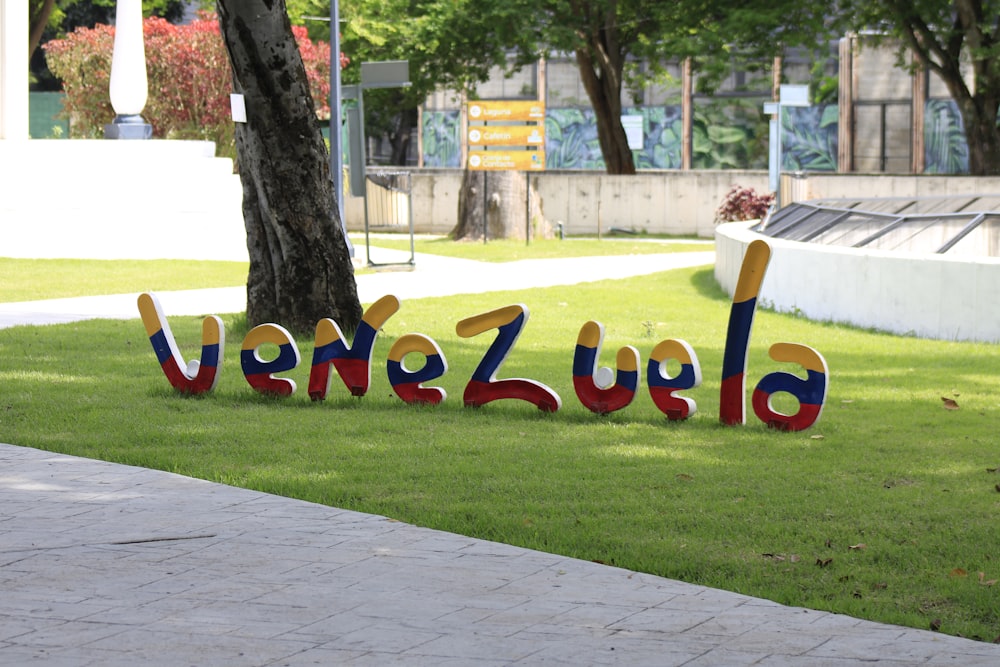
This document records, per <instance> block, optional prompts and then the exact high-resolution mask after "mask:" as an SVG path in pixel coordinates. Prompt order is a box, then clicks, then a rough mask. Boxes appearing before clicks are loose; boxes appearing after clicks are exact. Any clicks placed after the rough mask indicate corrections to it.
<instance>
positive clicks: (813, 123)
mask: <svg viewBox="0 0 1000 667" xmlns="http://www.w3.org/2000/svg"><path fill="white" fill-rule="evenodd" d="M839 120H840V116H839V108H838V107H837V105H835V104H833V105H826V106H812V107H803V108H795V107H789V108H785V109H782V114H781V132H782V135H781V148H782V151H781V153H782V154H781V166H782V169H786V170H788V171H836V170H837V141H838V136H837V130H838V125H839Z"/></svg>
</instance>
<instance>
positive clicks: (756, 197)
mask: <svg viewBox="0 0 1000 667" xmlns="http://www.w3.org/2000/svg"><path fill="white" fill-rule="evenodd" d="M773 203H774V193H773V192H768V193H766V194H761V193H759V192H757V191H756V190H754V189H753V188H744V187H742V186H740V185H734V186H733V187H732V189H730V190H729V192H728V193H726V196H725V198H724V199H723V200H722V205H720V206H719V208H717V209H716V210H715V222H716V223H719V222H737V221H740V220H760V219H762V218H763V217H764V216H765V215H767V209H769V208H770V207H771V204H773Z"/></svg>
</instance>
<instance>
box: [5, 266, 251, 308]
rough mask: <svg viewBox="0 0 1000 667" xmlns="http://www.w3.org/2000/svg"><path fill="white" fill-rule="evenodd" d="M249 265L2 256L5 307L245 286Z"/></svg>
mask: <svg viewBox="0 0 1000 667" xmlns="http://www.w3.org/2000/svg"><path fill="white" fill-rule="evenodd" d="M248 267H249V264H248V263H247V262H212V261H181V260H96V259H11V258H3V257H0V303H6V302H12V301H35V300H37V299H57V298H63V297H76V296H93V295H98V294H130V293H133V292H143V291H150V290H156V291H170V290H183V289H199V288H202V287H234V286H239V285H245V284H246V281H247V269H248Z"/></svg>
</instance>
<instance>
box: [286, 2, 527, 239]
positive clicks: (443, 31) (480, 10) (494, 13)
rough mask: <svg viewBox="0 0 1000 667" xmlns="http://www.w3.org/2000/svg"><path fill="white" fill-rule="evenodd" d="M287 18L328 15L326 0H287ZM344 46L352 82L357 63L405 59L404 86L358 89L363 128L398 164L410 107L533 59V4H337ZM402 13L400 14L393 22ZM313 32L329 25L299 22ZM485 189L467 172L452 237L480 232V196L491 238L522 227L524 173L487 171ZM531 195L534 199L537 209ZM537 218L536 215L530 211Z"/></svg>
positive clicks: (468, 88)
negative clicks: (386, 143) (385, 141)
mask: <svg viewBox="0 0 1000 667" xmlns="http://www.w3.org/2000/svg"><path fill="white" fill-rule="evenodd" d="M290 4H292V5H293V7H294V9H293V10H292V14H293V16H299V17H305V16H310V15H311V16H317V15H318V16H328V15H329V8H330V3H329V1H328V0H290ZM340 10H341V19H342V24H341V32H342V39H343V45H344V48H345V49H346V50H348V52H349V53H351V56H352V64H351V66H350V67H349V68H347V69H346V70H345V71H344V73H343V80H344V82H345V83H357V82H358V81H359V79H360V64H361V62H363V61H379V60H400V59H403V60H408V61H409V63H410V81H411V85H410V86H409V87H407V88H402V89H387V90H373V91H369V92H366V93H365V131H366V133H367V134H368V135H369V136H373V135H374V136H379V137H381V136H383V135H385V136H388V137H389V138H390V140H391V142H392V145H393V163H394V164H403V163H404V158H405V155H406V152H405V144H406V142H408V141H409V138H410V135H411V132H412V127H413V123H414V122H415V120H416V108H417V106H418V105H420V104H422V103H423V102H424V101H425V100H426V99H427V97H428V95H430V94H431V93H433V92H434V91H435V90H437V89H439V88H444V89H448V90H452V91H455V92H456V94H457V95H465V96H468V95H472V93H473V92H474V91H475V88H476V86H477V84H479V83H482V82H484V81H487V80H488V79H489V77H490V75H491V73H492V72H493V70H494V68H501V69H504V70H507V71H514V70H517V69H519V68H520V67H523V66H524V65H525V64H527V63H531V62H534V61H536V60H537V58H538V55H539V49H538V42H537V35H536V33H535V30H534V29H533V28H531V26H532V20H533V19H532V17H533V16H534V14H533V9H532V4H531V3H530V2H527V0H507V1H505V2H500V1H499V0H484V1H478V0H476V1H473V0H357V1H356V2H351V3H344V2H341V3H340ZM401 17H405V18H406V20H400V18H401ZM305 24H306V25H308V26H309V29H310V32H311V33H312V34H313V36H314V37H321V36H325V34H324V33H325V31H328V30H329V26H328V25H320V24H318V23H316V22H307V21H306V22H305ZM489 180H490V186H491V187H490V188H489V190H490V193H489V195H488V196H487V197H484V196H483V190H484V188H485V181H486V176H485V175H483V174H482V173H478V174H476V173H468V174H466V178H465V181H464V183H463V187H462V191H461V193H460V203H459V214H458V218H459V224H458V226H456V229H455V230H454V232H453V236H455V237H456V238H463V237H471V238H482V236H483V227H482V225H483V222H484V220H486V216H485V215H484V213H483V201H484V199H485V200H486V201H487V203H488V204H489V202H492V206H489V211H490V215H489V217H490V225H491V230H490V232H489V235H490V236H491V237H494V238H495V237H497V236H506V235H508V233H509V231H510V230H513V231H514V232H515V233H523V230H524V228H525V220H524V216H525V205H524V202H525V194H524V178H523V176H522V175H520V174H515V173H497V174H491V175H490V177H489ZM537 201H538V199H537V197H535V198H534V202H535V209H536V212H537V208H538V206H537ZM532 217H533V218H537V216H534V215H533V216H532Z"/></svg>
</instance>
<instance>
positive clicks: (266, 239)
mask: <svg viewBox="0 0 1000 667" xmlns="http://www.w3.org/2000/svg"><path fill="white" fill-rule="evenodd" d="M216 4H217V8H218V13H219V24H220V26H221V30H222V36H223V39H224V41H225V43H226V49H227V51H228V53H229V59H230V63H231V65H232V70H233V83H234V88H235V90H236V92H238V93H242V94H243V95H244V97H245V101H246V111H247V122H246V123H237V127H236V148H237V156H238V161H239V168H240V178H241V179H242V182H243V217H244V221H245V225H246V231H247V249H248V251H249V255H250V273H249V276H248V278H247V320H248V322H249V324H250V325H251V326H253V325H257V324H262V323H265V322H277V323H280V324H281V325H283V326H284V327H286V328H287V329H289V330H290V331H293V332H297V333H306V332H309V331H311V330H312V328H313V327H315V325H316V323H317V322H318V321H319V320H320V319H322V318H326V317H329V318H332V319H333V320H335V321H336V322H337V323H338V324H339V325H340V327H341V328H342V329H343V330H344V331H345V332H346V331H350V332H353V331H354V330H355V329H356V328H357V326H358V324H359V323H360V321H361V315H362V310H361V305H360V302H359V300H358V293H357V285H356V283H355V280H354V269H353V266H352V263H351V257H350V254H349V252H348V250H347V243H346V240H345V239H344V235H343V231H342V227H341V223H340V219H339V213H338V212H337V206H336V201H335V198H334V197H335V195H334V192H333V182H332V180H331V177H330V167H329V159H328V154H327V150H326V145H325V143H324V141H323V135H322V133H321V131H320V126H319V121H318V119H317V117H316V113H315V105H314V103H313V100H312V97H311V95H310V93H309V86H308V83H307V78H306V72H305V68H304V66H303V64H302V58H301V56H300V55H299V50H298V48H297V46H296V43H295V39H294V37H293V35H292V28H291V24H290V23H289V19H288V14H287V12H286V9H285V3H284V0H217V3H216Z"/></svg>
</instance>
